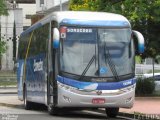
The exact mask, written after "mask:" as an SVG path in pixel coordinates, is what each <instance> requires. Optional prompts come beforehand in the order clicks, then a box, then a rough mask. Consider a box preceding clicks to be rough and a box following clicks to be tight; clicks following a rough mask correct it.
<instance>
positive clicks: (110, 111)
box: [105, 108, 119, 118]
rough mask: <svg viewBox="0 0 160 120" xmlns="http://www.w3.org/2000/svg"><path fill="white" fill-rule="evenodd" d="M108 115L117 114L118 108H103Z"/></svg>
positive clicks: (112, 116) (113, 116)
mask: <svg viewBox="0 0 160 120" xmlns="http://www.w3.org/2000/svg"><path fill="white" fill-rule="evenodd" d="M105 110H106V114H107V116H108V117H111V118H115V117H116V116H117V115H118V112H119V108H105Z"/></svg>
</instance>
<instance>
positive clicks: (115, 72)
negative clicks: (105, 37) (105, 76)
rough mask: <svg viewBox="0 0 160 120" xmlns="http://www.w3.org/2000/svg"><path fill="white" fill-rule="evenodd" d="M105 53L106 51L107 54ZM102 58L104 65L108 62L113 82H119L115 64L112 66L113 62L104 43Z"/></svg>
mask: <svg viewBox="0 0 160 120" xmlns="http://www.w3.org/2000/svg"><path fill="white" fill-rule="evenodd" d="M106 51H107V53H106ZM104 56H105V63H106V65H107V60H108V65H109V67H110V69H111V72H112V74H113V76H114V78H115V80H116V81H119V76H118V74H117V71H116V67H115V64H114V62H113V61H112V59H111V54H110V53H109V49H108V48H107V45H106V43H105V44H104Z"/></svg>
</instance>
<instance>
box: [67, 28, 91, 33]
mask: <svg viewBox="0 0 160 120" xmlns="http://www.w3.org/2000/svg"><path fill="white" fill-rule="evenodd" d="M67 32H71V33H92V29H86V28H68V29H67Z"/></svg>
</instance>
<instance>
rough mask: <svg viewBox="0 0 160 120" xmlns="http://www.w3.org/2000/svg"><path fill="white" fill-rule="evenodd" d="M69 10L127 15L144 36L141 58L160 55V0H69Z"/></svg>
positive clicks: (134, 27) (133, 25)
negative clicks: (143, 49)
mask: <svg viewBox="0 0 160 120" xmlns="http://www.w3.org/2000/svg"><path fill="white" fill-rule="evenodd" d="M70 9H71V10H76V11H77V10H89V11H103V12H111V13H118V14H122V15H124V16H125V17H127V18H128V19H129V20H130V22H131V24H132V27H133V29H136V30H138V31H140V32H141V33H142V34H143V35H144V37H145V47H146V51H145V54H143V55H142V58H146V57H152V58H155V57H156V56H157V55H160V47H159V45H160V34H159V32H160V31H159V30H160V24H159V22H160V0H70Z"/></svg>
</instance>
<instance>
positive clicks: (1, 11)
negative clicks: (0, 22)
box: [0, 0, 8, 15]
mask: <svg viewBox="0 0 160 120" xmlns="http://www.w3.org/2000/svg"><path fill="white" fill-rule="evenodd" d="M0 15H8V12H7V6H6V4H5V0H0Z"/></svg>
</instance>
